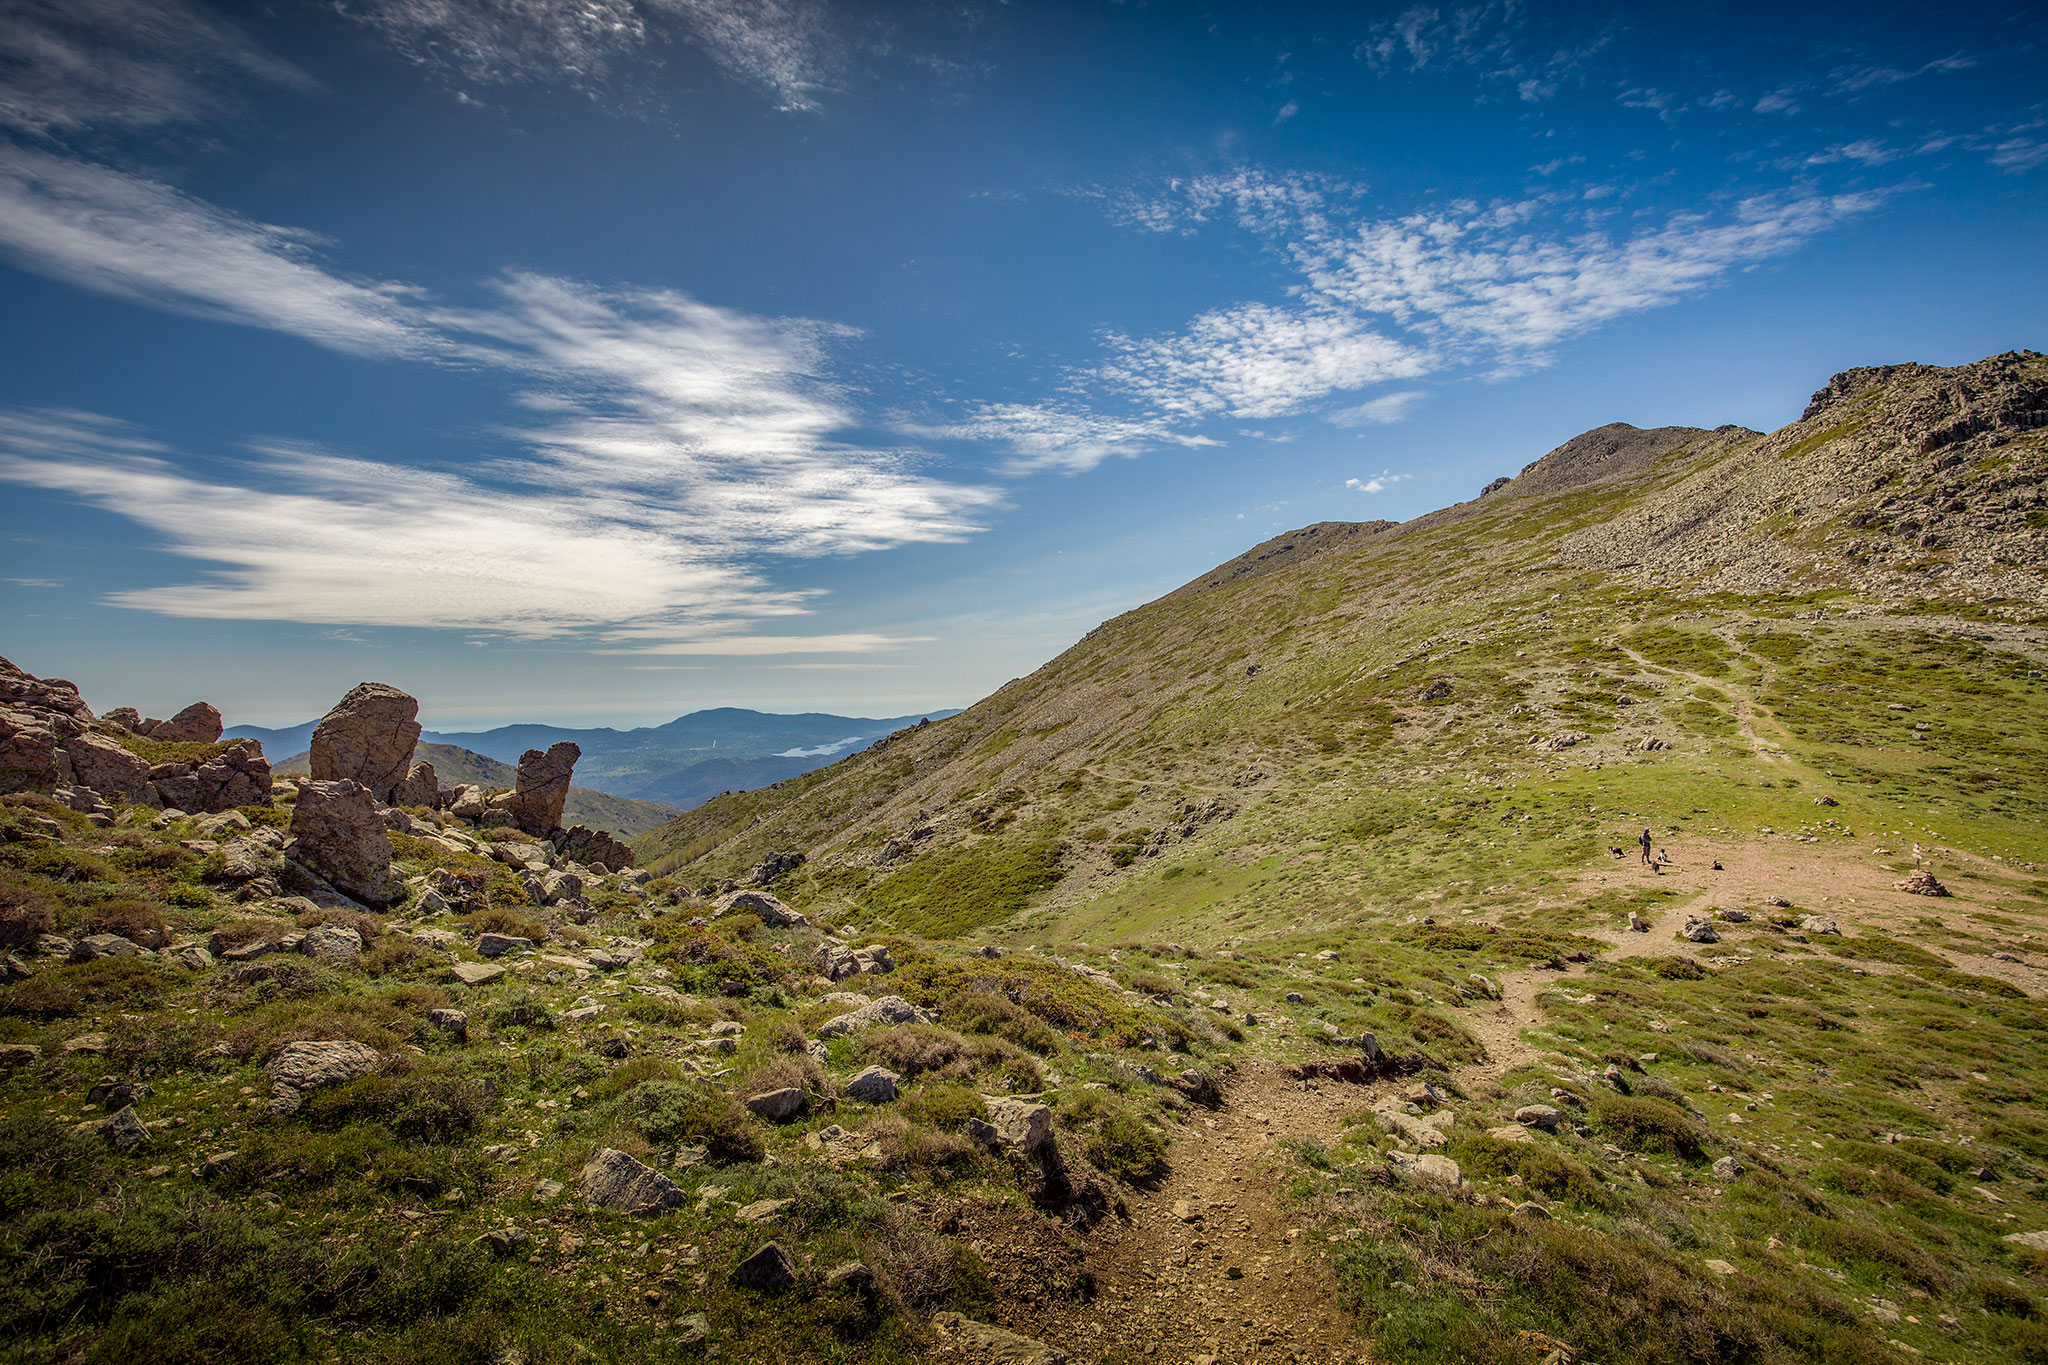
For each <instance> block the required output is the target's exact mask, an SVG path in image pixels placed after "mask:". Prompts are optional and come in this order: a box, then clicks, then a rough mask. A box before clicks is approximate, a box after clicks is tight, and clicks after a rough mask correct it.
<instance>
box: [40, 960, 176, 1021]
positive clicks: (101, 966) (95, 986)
mask: <svg viewBox="0 0 2048 1365" xmlns="http://www.w3.org/2000/svg"><path fill="white" fill-rule="evenodd" d="M171 984H172V982H171V978H170V977H169V976H168V975H167V974H166V972H165V971H164V969H163V968H162V967H161V966H159V965H158V963H157V961H156V959H154V958H138V957H102V958H97V959H95V960H93V961H91V962H81V963H79V964H77V965H76V966H72V967H64V968H59V969H46V970H44V971H40V972H38V973H36V974H35V975H34V976H32V977H30V978H29V979H28V980H26V981H19V982H16V983H15V984H14V985H12V986H8V987H5V988H0V1014H11V1015H16V1016H19V1017H22V1018H27V1019H63V1018H70V1017H72V1016H75V1015H80V1014H89V1013H92V1012H93V1011H95V1010H136V1009H145V1008H147V1007H149V1006H151V1005H154V1004H155V1003H156V1002H157V1001H158V1000H160V999H162V998H163V996H164V995H165V994H166V993H167V992H168V991H169V990H170V987H171Z"/></svg>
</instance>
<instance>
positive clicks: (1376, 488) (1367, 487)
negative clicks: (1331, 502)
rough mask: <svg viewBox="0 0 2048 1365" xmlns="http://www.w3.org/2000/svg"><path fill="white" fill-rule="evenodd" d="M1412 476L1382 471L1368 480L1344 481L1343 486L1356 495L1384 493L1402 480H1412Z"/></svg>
mask: <svg viewBox="0 0 2048 1365" xmlns="http://www.w3.org/2000/svg"><path fill="white" fill-rule="evenodd" d="M1414 477H1415V476H1414V475H1413V474H1395V473H1392V472H1391V471H1389V470H1385V469H1382V470H1381V471H1380V472H1379V473H1378V474H1376V475H1374V476H1373V477H1371V478H1369V479H1346V480H1344V486H1345V487H1346V488H1349V489H1351V490H1352V491H1353V492H1356V493H1384V492H1386V491H1387V490H1388V489H1389V488H1392V487H1393V486H1394V485H1395V484H1397V483H1399V482H1401V480H1403V479H1412V478H1414Z"/></svg>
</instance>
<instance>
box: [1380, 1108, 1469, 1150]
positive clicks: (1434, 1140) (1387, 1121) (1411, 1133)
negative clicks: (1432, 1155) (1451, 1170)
mask: <svg viewBox="0 0 2048 1365" xmlns="http://www.w3.org/2000/svg"><path fill="white" fill-rule="evenodd" d="M1373 1117H1374V1118H1376V1119H1378V1120H1379V1124H1380V1127H1382V1128H1384V1129H1386V1130H1387V1131H1388V1132H1389V1133H1392V1134H1393V1135H1394V1136H1395V1137H1398V1138H1404V1139H1406V1140H1407V1141H1408V1142H1409V1143H1410V1144H1411V1145H1413V1146H1416V1147H1421V1148H1423V1149H1425V1150H1427V1149H1429V1148H1433V1147H1448V1146H1450V1141H1451V1140H1450V1139H1449V1138H1448V1137H1445V1136H1444V1131H1443V1129H1441V1128H1439V1127H1437V1126H1436V1125H1435V1124H1433V1123H1424V1122H1423V1121H1422V1120H1421V1119H1419V1118H1417V1117H1415V1116H1414V1115H1413V1114H1404V1113H1402V1112H1401V1111H1400V1110H1398V1109H1380V1110H1377V1111H1375V1113H1374V1115H1373Z"/></svg>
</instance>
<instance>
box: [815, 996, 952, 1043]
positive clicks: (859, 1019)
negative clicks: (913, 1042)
mask: <svg viewBox="0 0 2048 1365" xmlns="http://www.w3.org/2000/svg"><path fill="white" fill-rule="evenodd" d="M931 1021H932V1016H931V1015H930V1013H928V1012H927V1011H925V1010H921V1009H919V1008H918V1007H917V1006H916V1005H913V1004H911V1003H910V1002H909V1001H908V1000H905V999H904V998H903V997H902V996H900V995H885V996H883V997H882V998H881V999H880V1000H875V1001H871V1002H870V1003H868V1004H865V1005H862V1006H861V1007H860V1008H859V1009H856V1010H852V1011H849V1012H848V1013H846V1014H842V1015H839V1016H838V1017H837V1018H833V1019H827V1020H826V1021H825V1022H824V1023H823V1024H821V1025H819V1026H818V1036H819V1037H820V1038H840V1037H844V1036H845V1035H847V1034H849V1033H859V1032H861V1031H862V1030H864V1029H871V1028H874V1027H876V1026H877V1025H881V1024H929V1023H930V1022H931Z"/></svg>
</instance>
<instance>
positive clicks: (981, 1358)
mask: <svg viewBox="0 0 2048 1365" xmlns="http://www.w3.org/2000/svg"><path fill="white" fill-rule="evenodd" d="M932 1326H933V1327H934V1328H936V1329H937V1330H938V1333H939V1335H940V1336H941V1337H944V1338H946V1339H947V1340H948V1341H951V1342H954V1343H957V1344H958V1345H959V1347H960V1349H961V1350H962V1351H963V1352H964V1353H965V1354H966V1355H967V1356H968V1357H969V1358H970V1359H972V1360H974V1361H976V1362H977V1365H1065V1363H1066V1361H1067V1359H1068V1356H1067V1353H1066V1352H1065V1351H1062V1350H1059V1349H1058V1348H1056V1347H1052V1346H1048V1345H1046V1344H1045V1343H1044V1342H1042V1341H1039V1340H1038V1339H1036V1338H1035V1337H1026V1336H1019V1335H1018V1334H1017V1333H1015V1332H1011V1331H1006V1330H1005V1329H1003V1328H1001V1327H991V1326H989V1325H988V1324H987V1323H985V1322H976V1321H975V1320H974V1319H972V1318H970V1317H967V1316H965V1315H963V1314H960V1313H953V1312H945V1313H934V1314H932Z"/></svg>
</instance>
